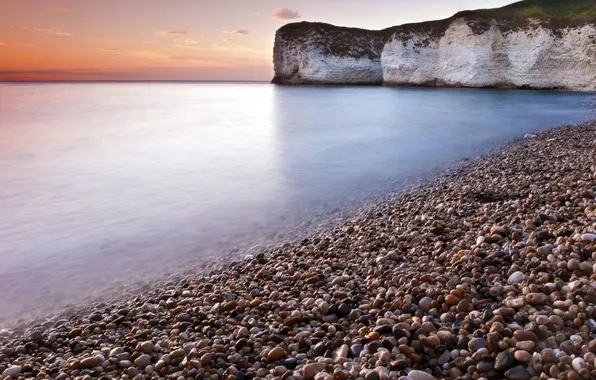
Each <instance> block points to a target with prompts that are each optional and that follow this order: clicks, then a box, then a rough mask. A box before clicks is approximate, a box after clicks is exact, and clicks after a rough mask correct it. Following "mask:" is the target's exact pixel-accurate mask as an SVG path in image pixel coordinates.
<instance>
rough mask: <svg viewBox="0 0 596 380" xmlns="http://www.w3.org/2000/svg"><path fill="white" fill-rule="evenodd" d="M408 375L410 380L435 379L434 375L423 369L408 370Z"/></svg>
mask: <svg viewBox="0 0 596 380" xmlns="http://www.w3.org/2000/svg"><path fill="white" fill-rule="evenodd" d="M408 376H409V377H410V379H412V380H434V379H435V377H434V376H432V375H430V374H428V373H426V372H424V371H419V370H413V371H410V372H408Z"/></svg>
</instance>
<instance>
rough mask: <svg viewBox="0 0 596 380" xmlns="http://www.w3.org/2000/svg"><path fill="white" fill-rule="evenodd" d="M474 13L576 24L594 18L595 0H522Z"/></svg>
mask: <svg viewBox="0 0 596 380" xmlns="http://www.w3.org/2000/svg"><path fill="white" fill-rule="evenodd" d="M475 13H477V14H478V15H481V16H484V17H491V18H499V19H511V18H513V19H516V18H538V19H552V20H557V21H560V22H569V23H570V24H577V23H583V22H589V21H594V20H596V0H524V1H519V2H517V3H513V4H510V5H507V6H504V7H502V8H497V9H486V10H481V11H476V12H475Z"/></svg>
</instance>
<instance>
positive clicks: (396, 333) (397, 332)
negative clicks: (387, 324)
mask: <svg viewBox="0 0 596 380" xmlns="http://www.w3.org/2000/svg"><path fill="white" fill-rule="evenodd" d="M393 336H394V337H396V338H397V339H400V338H404V337H406V332H405V331H404V330H403V329H400V328H399V327H397V326H393Z"/></svg>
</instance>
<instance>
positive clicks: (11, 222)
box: [0, 83, 596, 327]
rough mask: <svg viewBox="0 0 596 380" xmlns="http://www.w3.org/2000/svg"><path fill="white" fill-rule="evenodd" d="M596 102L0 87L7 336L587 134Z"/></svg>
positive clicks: (265, 90)
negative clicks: (127, 285) (579, 128)
mask: <svg viewBox="0 0 596 380" xmlns="http://www.w3.org/2000/svg"><path fill="white" fill-rule="evenodd" d="M595 102H596V96H595V95H592V94H575V93H551V92H530V91H500V90H438V89H396V88H383V87H276V86H272V85H269V84H206V83H104V84H99V83H93V84H92V83H85V84H81V83H79V84H0V180H1V182H0V184H1V186H0V210H1V213H0V305H2V307H0V320H2V319H5V321H6V320H15V319H16V318H18V317H22V316H26V315H28V313H29V312H30V311H32V310H40V309H43V307H39V305H41V306H45V305H54V306H59V305H61V303H62V302H63V300H64V299H66V298H68V299H70V300H76V299H77V298H78V297H81V296H82V295H84V294H88V293H90V292H92V291H101V290H103V289H105V288H108V287H110V286H114V284H117V281H118V280H121V279H123V278H124V279H130V280H131V281H133V280H135V279H136V278H137V277H138V276H140V275H143V274H145V273H147V272H151V273H157V274H159V273H163V272H164V271H166V270H169V269H171V268H172V266H177V267H184V265H185V263H188V262H189V260H191V259H196V258H197V257H201V255H205V254H206V253H207V252H210V251H213V250H214V249H215V250H217V249H226V248H230V247H232V246H234V245H236V244H238V243H241V242H247V241H248V242H250V241H257V240H259V239H261V238H265V237H269V236H270V235H271V233H272V232H275V231H276V230H278V229H281V228H282V227H283V226H287V225H291V224H292V223H295V219H296V218H294V216H295V215H300V216H301V217H302V216H304V215H308V213H309V212H310V211H315V210H321V209H322V208H324V207H329V208H332V207H336V206H341V205H342V204H344V203H345V202H346V201H347V200H351V201H354V200H358V199H362V198H363V197H364V196H366V195H367V194H370V193H372V192H374V191H375V190H377V189H379V188H380V187H381V186H383V184H384V183H386V181H387V180H397V181H398V180H400V179H402V178H404V177H405V176H411V175H414V176H416V175H417V174H419V173H422V172H424V171H427V170H428V169H430V168H433V167H435V166H437V165H444V164H446V163H449V162H453V160H458V159H461V158H464V157H469V156H471V155H474V154H476V153H477V152H479V151H482V150H485V149H487V148H489V147H492V146H494V145H496V144H497V143H500V142H503V141H505V140H507V139H510V138H512V137H516V136H520V135H523V134H525V133H528V132H533V131H537V130H540V129H543V128H546V127H549V126H554V125H558V124H562V123H568V122H573V121H581V120H583V119H585V118H587V117H589V116H590V115H591V110H592V109H593V107H594V104H595ZM5 323H6V322H5ZM0 327H1V326H0Z"/></svg>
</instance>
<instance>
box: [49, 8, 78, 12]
mask: <svg viewBox="0 0 596 380" xmlns="http://www.w3.org/2000/svg"><path fill="white" fill-rule="evenodd" d="M47 9H48V10H49V11H53V12H76V9H72V8H60V7H54V8H47Z"/></svg>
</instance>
